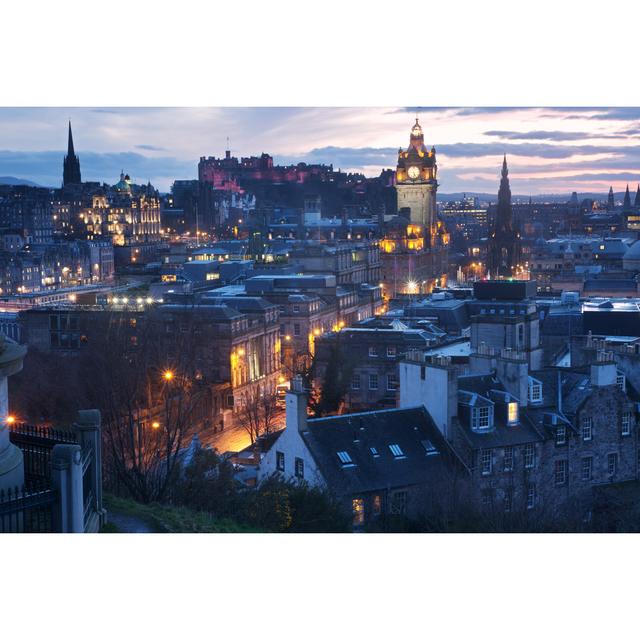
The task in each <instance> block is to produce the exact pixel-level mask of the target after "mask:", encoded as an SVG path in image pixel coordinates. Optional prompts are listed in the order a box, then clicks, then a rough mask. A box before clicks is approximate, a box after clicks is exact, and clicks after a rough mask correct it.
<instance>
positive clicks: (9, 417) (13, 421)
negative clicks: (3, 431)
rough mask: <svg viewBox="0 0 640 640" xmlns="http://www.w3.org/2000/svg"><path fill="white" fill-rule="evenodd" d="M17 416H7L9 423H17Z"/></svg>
mask: <svg viewBox="0 0 640 640" xmlns="http://www.w3.org/2000/svg"><path fill="white" fill-rule="evenodd" d="M15 421H16V419H15V416H7V424H15Z"/></svg>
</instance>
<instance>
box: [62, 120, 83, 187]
mask: <svg viewBox="0 0 640 640" xmlns="http://www.w3.org/2000/svg"><path fill="white" fill-rule="evenodd" d="M81 182H82V179H81V176H80V159H79V158H78V156H77V155H76V152H75V149H74V148H73V133H72V132H71V120H69V138H68V141H67V155H66V156H65V157H64V162H63V165H62V185H63V186H66V185H68V184H80V183H81Z"/></svg>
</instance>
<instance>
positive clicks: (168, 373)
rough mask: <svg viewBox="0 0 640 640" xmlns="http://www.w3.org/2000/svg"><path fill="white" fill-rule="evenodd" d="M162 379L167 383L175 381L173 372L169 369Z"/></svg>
mask: <svg viewBox="0 0 640 640" xmlns="http://www.w3.org/2000/svg"><path fill="white" fill-rule="evenodd" d="M162 377H163V378H164V379H165V380H166V381H167V382H170V381H171V380H173V371H170V370H169V369H167V370H166V371H165V372H164V373H163V374H162Z"/></svg>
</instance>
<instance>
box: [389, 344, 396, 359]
mask: <svg viewBox="0 0 640 640" xmlns="http://www.w3.org/2000/svg"><path fill="white" fill-rule="evenodd" d="M395 357H396V348H395V347H387V358H395Z"/></svg>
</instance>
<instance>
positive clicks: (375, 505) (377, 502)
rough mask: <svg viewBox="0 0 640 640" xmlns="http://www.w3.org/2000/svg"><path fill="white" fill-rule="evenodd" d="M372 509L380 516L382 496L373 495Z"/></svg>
mask: <svg viewBox="0 0 640 640" xmlns="http://www.w3.org/2000/svg"><path fill="white" fill-rule="evenodd" d="M371 506H372V511H373V515H374V516H379V515H380V514H381V513H382V496H380V495H375V496H373V501H372V505H371Z"/></svg>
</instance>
